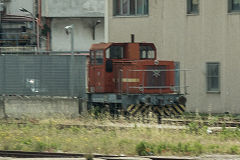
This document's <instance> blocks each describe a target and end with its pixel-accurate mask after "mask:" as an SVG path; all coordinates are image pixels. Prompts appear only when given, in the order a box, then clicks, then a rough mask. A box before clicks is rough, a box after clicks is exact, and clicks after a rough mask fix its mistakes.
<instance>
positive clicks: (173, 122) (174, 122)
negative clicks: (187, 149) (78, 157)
mask: <svg viewBox="0 0 240 160" xmlns="http://www.w3.org/2000/svg"><path fill="white" fill-rule="evenodd" d="M30 123H31V122H30ZM190 123H198V124H199V125H200V126H201V125H204V126H209V127H212V126H214V127H240V120H239V119H234V120H232V121H227V120H224V119H222V120H218V121H211V120H207V119H200V120H196V119H178V118H176V119H166V118H163V119H162V125H169V126H177V127H178V128H179V127H180V126H187V125H189V124H190ZM0 124H18V125H27V124H29V122H28V123H26V122H22V121H14V122H11V121H1V122H0ZM31 124H33V125H40V124H41V123H38V122H34V123H31ZM117 124H118V123H116V124H114V125H111V124H109V125H108V124H105V125H97V124H96V125H89V124H60V123H59V124H56V126H57V127H58V128H59V129H64V128H69V127H86V128H91V127H99V128H102V127H103V128H104V127H107V128H112V127H113V128H116V127H117V128H131V127H132V126H136V125H135V124H134V125H131V123H129V124H119V125H117ZM147 124H148V123H145V125H139V126H143V127H144V126H149V125H147ZM152 126H155V127H156V126H158V125H152ZM160 128H162V127H160ZM163 128H165V127H163ZM170 128H171V127H170ZM180 128H181V127H180ZM182 128H184V127H182Z"/></svg>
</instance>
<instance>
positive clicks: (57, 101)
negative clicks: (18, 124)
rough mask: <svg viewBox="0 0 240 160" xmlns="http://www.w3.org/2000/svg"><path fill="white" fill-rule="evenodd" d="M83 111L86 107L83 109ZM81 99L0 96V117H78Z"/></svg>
mask: <svg viewBox="0 0 240 160" xmlns="http://www.w3.org/2000/svg"><path fill="white" fill-rule="evenodd" d="M81 110H82V111H84V110H85V108H83V109H81ZM78 115H79V100H78V99H72V98H56V97H54V98H47V97H15V96H11V97H0V118H4V117H6V116H7V117H9V118H24V117H32V118H46V117H54V116H58V117H59V116H60V117H77V116H78Z"/></svg>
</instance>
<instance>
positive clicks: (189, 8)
mask: <svg viewBox="0 0 240 160" xmlns="http://www.w3.org/2000/svg"><path fill="white" fill-rule="evenodd" d="M197 1H198V5H197V10H194V9H193V0H187V14H188V15H199V13H200V0H197Z"/></svg>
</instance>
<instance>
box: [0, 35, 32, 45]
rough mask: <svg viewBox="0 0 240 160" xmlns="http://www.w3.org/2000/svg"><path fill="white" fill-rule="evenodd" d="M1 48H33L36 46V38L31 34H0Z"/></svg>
mask: <svg viewBox="0 0 240 160" xmlns="http://www.w3.org/2000/svg"><path fill="white" fill-rule="evenodd" d="M0 46H1V47H15V46H16V47H18V46H25V47H34V46H36V36H35V35H34V34H32V33H28V32H21V33H0Z"/></svg>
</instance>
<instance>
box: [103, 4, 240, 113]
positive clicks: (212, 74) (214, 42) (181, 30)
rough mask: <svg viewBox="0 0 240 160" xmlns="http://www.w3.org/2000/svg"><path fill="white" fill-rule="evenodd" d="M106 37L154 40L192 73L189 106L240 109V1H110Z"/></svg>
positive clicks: (160, 53)
mask: <svg viewBox="0 0 240 160" xmlns="http://www.w3.org/2000/svg"><path fill="white" fill-rule="evenodd" d="M105 5H106V14H105V15H106V16H105V38H106V41H107V42H126V41H130V34H135V37H136V41H140V42H142V41H145V42H153V43H155V45H156V47H157V49H158V59H161V60H173V61H179V62H180V66H181V68H185V69H191V71H190V72H188V74H187V84H188V85H189V86H190V87H189V88H188V93H189V95H188V96H187V98H188V103H187V107H188V110H189V111H199V112H209V111H210V112H212V113H224V112H230V113H240V95H239V91H240V66H239V65H240V0H106V4H105Z"/></svg>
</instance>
